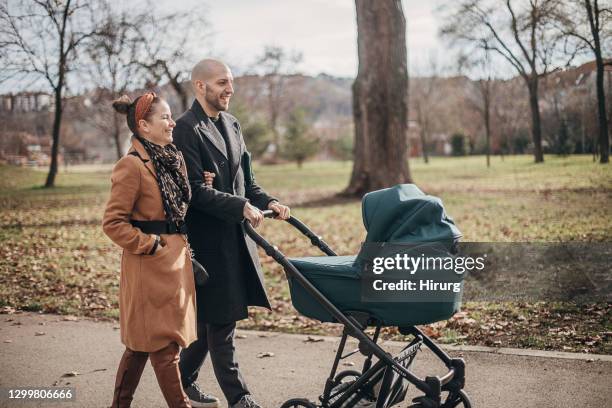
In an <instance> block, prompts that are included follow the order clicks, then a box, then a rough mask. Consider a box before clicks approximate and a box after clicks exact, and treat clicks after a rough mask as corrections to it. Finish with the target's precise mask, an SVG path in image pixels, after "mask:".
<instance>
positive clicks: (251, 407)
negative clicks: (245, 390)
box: [232, 394, 261, 408]
mask: <svg viewBox="0 0 612 408" xmlns="http://www.w3.org/2000/svg"><path fill="white" fill-rule="evenodd" d="M232 408H261V407H260V406H259V404H258V403H256V402H255V401H253V398H251V394H245V395H243V396H242V398H240V400H239V401H238V402H237V403H235V404H234V405H232Z"/></svg>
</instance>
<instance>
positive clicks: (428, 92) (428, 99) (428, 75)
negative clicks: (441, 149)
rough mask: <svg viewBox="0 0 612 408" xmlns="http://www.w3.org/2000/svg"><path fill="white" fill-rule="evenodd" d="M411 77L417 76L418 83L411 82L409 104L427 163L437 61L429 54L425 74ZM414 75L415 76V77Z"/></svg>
mask: <svg viewBox="0 0 612 408" xmlns="http://www.w3.org/2000/svg"><path fill="white" fill-rule="evenodd" d="M412 72H413V74H412V77H415V76H417V77H418V81H412V80H411V81H410V82H411V89H410V94H411V103H412V105H413V106H414V109H415V111H416V116H417V121H418V122H419V137H420V139H421V154H422V155H423V161H424V162H425V163H429V154H428V143H429V142H430V139H431V133H432V130H433V126H434V122H435V120H436V116H437V115H436V112H435V111H436V109H435V107H436V104H437V101H436V97H437V95H436V87H437V85H438V82H439V81H438V80H439V70H438V61H437V59H436V58H435V55H434V54H430V56H429V61H428V66H427V69H426V70H425V72H423V71H421V72H422V73H423V75H419V74H420V73H419V72H416V73H415V72H414V70H412ZM415 74H416V75H415Z"/></svg>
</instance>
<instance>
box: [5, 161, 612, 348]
mask: <svg viewBox="0 0 612 408" xmlns="http://www.w3.org/2000/svg"><path fill="white" fill-rule="evenodd" d="M410 169H411V173H412V176H413V178H414V181H415V183H416V184H417V185H418V186H419V187H420V188H421V189H422V190H424V191H425V192H427V193H430V194H434V195H437V196H439V197H441V198H442V200H443V201H444V203H445V206H446V208H447V212H448V213H449V214H450V215H451V216H452V217H453V218H454V219H455V221H456V223H457V225H458V226H459V228H460V229H461V230H462V232H463V233H464V237H465V238H464V239H465V240H467V241H557V242H558V241H590V242H593V241H610V240H611V238H612V236H611V233H610V231H612V217H610V210H611V209H612V206H611V205H610V202H611V200H610V199H611V198H612V170H611V167H610V166H609V165H608V166H602V165H599V164H596V163H593V162H592V160H591V157H590V156H571V157H567V158H560V157H554V156H547V157H546V162H545V163H544V164H534V163H533V159H532V157H531V156H513V157H506V158H505V159H504V160H503V161H501V160H500V158H499V157H494V158H493V159H492V166H491V167H490V168H487V167H486V166H485V159H484V157H481V156H477V157H462V158H437V157H434V158H432V159H431V162H430V163H429V164H424V163H422V161H421V160H419V159H412V160H411V162H410ZM350 171H351V164H350V163H349V162H307V163H305V164H304V166H303V168H301V169H298V168H297V166H295V165H294V164H282V165H276V166H258V165H256V166H255V172H256V176H257V181H258V182H259V184H261V185H262V186H263V187H264V188H265V189H266V190H267V191H269V192H270V193H271V194H273V195H275V196H277V197H278V198H280V199H281V200H282V201H284V202H287V203H289V204H291V205H292V213H293V214H294V215H295V216H297V217H298V218H300V219H302V220H303V221H304V222H305V223H306V224H307V225H309V226H310V227H311V228H312V229H313V230H314V231H315V232H317V233H318V234H320V235H323V237H324V239H325V240H326V241H327V242H328V243H329V244H330V245H331V246H332V248H334V249H335V250H336V251H337V252H338V253H340V254H353V253H356V252H357V251H358V249H359V246H360V243H361V241H362V240H363V238H364V237H365V231H364V228H363V225H362V222H361V210H360V202H359V200H338V199H337V198H336V197H334V195H335V194H336V193H337V192H339V191H341V190H342V189H343V188H344V187H345V186H346V183H347V181H348V178H349V176H350ZM45 177H46V173H45V172H44V171H37V170H32V169H25V168H17V167H11V166H0V204H1V205H0V225H1V226H2V228H1V229H0V306H2V307H15V308H19V309H23V310H35V311H39V310H40V311H45V312H55V313H62V314H77V315H88V316H96V317H101V318H110V319H116V318H117V293H118V282H119V279H118V276H119V261H120V250H119V249H118V248H117V247H116V246H115V245H114V244H112V242H110V240H109V239H108V238H107V237H105V236H104V234H103V233H102V231H101V227H100V222H101V217H102V213H103V211H104V206H105V203H106V200H107V196H108V192H109V188H110V166H98V167H96V166H89V167H87V168H84V167H73V168H71V169H69V171H68V172H66V171H64V169H62V170H61V171H60V173H59V174H58V176H57V187H56V188H53V189H42V188H41V187H40V186H41V185H42V184H43V183H44V181H45ZM260 232H261V233H262V234H263V235H264V236H265V237H266V238H268V239H269V240H270V241H271V242H273V243H274V244H275V245H278V246H279V248H280V249H281V250H282V251H283V252H284V253H285V254H286V255H288V256H305V255H309V254H310V255H314V254H317V251H316V250H314V249H313V248H312V246H311V245H310V243H309V242H308V241H307V240H305V239H303V238H302V237H301V236H299V235H298V234H296V232H295V231H294V230H293V229H291V228H290V227H289V226H288V225H286V224H284V223H278V222H274V221H270V222H266V223H264V225H263V226H262V227H261V228H260ZM262 263H263V265H264V271H265V274H266V279H267V281H266V282H267V287H268V290H269V294H270V298H271V300H272V304H273V308H274V313H268V312H265V311H261V310H253V311H252V313H251V315H252V319H250V320H248V321H245V322H242V323H241V326H242V327H251V328H258V329H266V330H283V331H289V332H307V333H337V332H338V331H339V328H338V327H337V326H334V325H321V324H319V323H318V322H315V321H312V320H309V319H306V318H303V317H301V316H299V315H298V314H297V312H296V311H295V310H294V309H293V308H292V306H291V302H290V299H289V292H288V288H287V284H286V281H285V278H284V274H283V271H282V269H281V268H280V267H279V266H278V265H277V264H276V263H275V262H273V261H272V260H271V259H270V258H268V257H267V256H265V255H263V254H262ZM560 308H565V309H563V310H559V309H560ZM464 310H465V311H467V313H468V314H469V317H470V318H471V319H473V320H474V321H475V323H474V324H473V325H472V324H470V325H466V324H464V320H461V319H458V320H454V321H450V322H448V325H445V326H444V327H439V328H438V329H436V328H435V327H434V328H432V330H434V329H435V330H437V332H436V333H437V335H438V336H439V338H440V339H441V341H444V342H463V343H471V344H491V345H499V344H502V345H505V346H515V347H537V348H553V349H562V350H565V348H563V347H571V349H572V350H583V349H586V350H588V351H598V352H606V353H610V352H612V351H611V350H610V341H609V335H603V337H602V335H601V333H605V332H609V331H610V330H611V329H612V328H611V326H610V320H611V319H610V308H609V306H608V307H607V308H606V307H604V308H603V309H602V308H600V307H595V308H594V309H592V312H589V313H590V314H588V313H587V314H585V312H584V311H582V310H581V309H580V308H576V307H574V306H571V305H558V304H551V305H525V304H522V305H516V304H514V305H509V304H497V303H490V304H485V305H482V304H479V305H470V304H468V305H465V307H464ZM519 315H523V316H525V317H526V318H528V319H529V320H530V324H531V323H532V320H533V321H537V322H540V326H537V327H538V328H537V329H536V328H534V327H535V326H534V327H531V326H528V327H527V328H528V329H529V330H526V329H525V327H523V326H521V324H519V323H518V321H517V316H519ZM556 316H566V317H567V316H569V319H570V320H571V323H572V325H573V326H572V327H573V329H572V330H574V333H575V334H574V338H573V342H571V341H570V342H567V341H566V342H561V341H559V340H555V339H556V337H555V336H553V335H551V334H550V333H549V332H548V329H549V328H552V327H554V325H555V324H557V323H558V322H557V320H558V319H557V317H556ZM587 317H588V318H587ZM500 319H502V320H503V319H506V320H508V321H510V322H511V325H513V327H514V329H513V330H514V331H512V333H513V335H512V336H504V335H503V334H500V333H498V332H503V331H505V330H506V329H504V330H497V329H495V321H498V320H500ZM559 319H561V317H559ZM491 324H493V326H491ZM559 324H561V325H562V324H563V323H562V322H561V323H559ZM491 327H493V329H491ZM492 330H493V331H494V332H495V333H494V334H492V333H491V331H492ZM496 330H497V331H496ZM386 335H387V336H391V337H396V336H398V334H397V333H395V332H393V330H387V331H386ZM606 336H607V337H606ZM605 338H607V339H608V341H606V340H605ZM583 343H584V344H586V345H584V344H583ZM587 343H588V344H587ZM567 344H570V346H568V345H567Z"/></svg>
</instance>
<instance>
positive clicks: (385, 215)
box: [361, 184, 461, 243]
mask: <svg viewBox="0 0 612 408" xmlns="http://www.w3.org/2000/svg"><path fill="white" fill-rule="evenodd" d="M361 211H362V216H363V225H364V226H365V228H366V230H367V231H368V235H367V236H366V242H397V243H412V242H414V243H418V242H432V241H454V240H456V239H459V238H461V232H460V231H459V229H458V228H457V227H456V226H455V223H454V221H453V219H452V218H451V217H449V216H448V215H447V214H446V211H444V206H443V205H442V200H440V199H439V198H438V197H434V196H430V195H426V194H425V193H423V192H422V191H421V190H420V189H419V188H418V187H417V186H415V185H414V184H398V185H396V186H394V187H391V188H385V189H383V190H378V191H373V192H371V193H368V194H366V195H365V196H364V197H363V205H362V208H361Z"/></svg>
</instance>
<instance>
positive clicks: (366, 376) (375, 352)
mask: <svg viewBox="0 0 612 408" xmlns="http://www.w3.org/2000/svg"><path fill="white" fill-rule="evenodd" d="M263 215H264V217H265V218H274V217H276V215H277V214H276V213H275V212H274V211H272V210H265V211H263ZM286 221H287V223H289V224H290V225H291V226H293V227H294V228H296V229H297V230H298V231H300V232H301V233H302V234H303V235H305V236H306V237H307V238H309V239H310V242H311V244H312V245H313V246H316V247H317V248H319V249H320V250H321V251H322V252H323V253H325V254H326V255H328V256H337V254H336V253H335V252H334V251H333V250H332V249H331V248H330V247H329V245H328V244H327V243H326V242H325V241H324V240H323V239H322V237H320V236H318V235H316V234H315V233H313V232H312V231H311V230H310V229H309V228H308V227H307V226H306V225H305V224H304V223H302V222H301V221H300V220H298V219H297V218H295V217H293V216H291V217H289V218H288V219H287V220H286ZM243 228H244V230H245V232H246V234H247V235H248V236H249V237H250V238H251V239H253V241H255V243H256V244H257V245H259V246H260V247H262V248H263V250H264V251H265V253H266V254H267V255H268V256H270V257H272V258H273V259H274V260H275V261H276V262H277V263H279V264H280V265H281V266H282V267H283V269H284V270H285V273H286V274H288V275H290V276H291V277H293V278H294V279H296V280H297V281H298V283H299V284H300V285H302V286H303V288H304V289H305V290H306V291H307V292H308V293H309V294H310V295H311V296H313V297H314V298H315V299H316V300H317V301H318V302H319V303H320V304H321V305H322V306H323V307H324V308H325V309H326V310H327V311H328V312H329V313H330V314H331V315H332V316H333V317H334V318H335V319H336V320H337V321H338V322H339V323H342V324H343V326H344V331H343V334H342V338H341V342H340V347H338V350H337V353H336V358H335V360H334V364H333V366H332V370H331V373H330V376H329V377H328V379H327V381H326V385H325V391H324V393H323V395H322V396H321V397H320V400H321V403H322V404H323V405H322V407H325V408H337V407H340V406H341V405H342V403H343V402H345V401H346V400H347V399H348V397H349V396H350V393H349V392H345V393H344V395H342V396H341V397H340V398H338V399H337V400H335V401H334V402H333V403H332V404H328V403H329V399H330V392H331V389H332V387H333V381H334V377H335V375H336V371H337V369H338V364H339V362H340V361H341V360H342V359H343V358H346V357H348V356H349V355H353V354H354V353H355V352H356V351H354V352H351V353H349V354H347V355H346V356H342V353H343V352H344V348H345V345H346V340H347V338H348V336H352V337H354V338H356V339H357V340H358V341H359V349H358V350H359V351H360V352H361V353H362V354H363V355H365V356H366V360H365V362H364V366H363V369H362V373H361V375H360V377H359V378H358V379H357V380H356V381H355V383H354V384H352V385H351V386H350V387H349V388H348V389H347V390H346V391H350V390H351V389H353V390H354V391H356V390H358V389H359V387H360V386H361V385H363V384H365V383H366V382H367V381H369V380H370V379H371V378H372V376H373V375H375V374H377V373H378V372H380V369H381V368H382V366H384V365H386V366H387V369H388V368H392V369H393V370H395V371H396V372H397V373H398V374H400V375H401V376H403V377H404V378H405V379H407V380H408V381H409V382H410V383H412V384H413V385H414V386H415V387H416V388H418V389H419V390H420V391H422V392H423V393H424V394H425V395H424V396H423V397H419V398H418V402H417V404H415V405H413V406H414V407H424V408H430V407H431V408H437V407H443V406H444V405H441V394H442V392H443V391H448V392H449V393H453V394H459V393H460V394H461V395H462V397H463V398H464V400H465V403H466V405H465V406H466V407H469V406H471V405H470V403H469V399H468V398H467V395H466V394H465V393H463V391H462V390H463V387H464V385H465V362H464V360H463V359H461V358H451V357H450V356H449V355H448V354H447V353H446V352H445V351H444V350H442V349H441V348H440V347H438V345H436V344H435V343H434V342H433V340H431V339H430V338H429V337H428V336H427V335H425V334H424V333H423V332H422V331H421V330H419V329H418V328H417V327H416V326H410V327H401V328H399V329H400V332H401V333H402V334H405V335H406V334H410V335H412V336H414V339H413V340H412V341H411V342H410V343H409V344H408V346H406V347H405V348H404V349H403V350H402V351H404V350H406V349H407V348H408V347H412V346H415V345H416V344H418V346H416V347H418V348H420V346H421V344H424V345H425V346H427V348H429V349H430V350H431V351H432V352H433V353H434V354H435V355H436V356H437V357H438V358H439V359H440V360H442V362H443V363H444V365H445V366H446V367H447V369H448V371H447V372H446V374H444V375H442V376H441V377H438V376H428V377H426V378H425V379H421V378H419V377H417V376H416V375H415V374H413V373H412V372H410V371H409V370H408V369H407V368H405V367H404V366H402V365H401V364H400V363H398V362H397V361H396V360H395V359H394V358H393V357H391V356H390V355H389V354H388V353H387V352H386V351H385V350H384V349H382V348H381V347H380V346H379V345H378V344H377V340H378V337H379V334H380V329H381V327H382V325H381V324H380V323H378V324H376V325H375V332H374V335H373V337H372V338H370V337H369V336H368V335H367V334H366V333H365V331H364V330H365V329H366V328H367V327H368V326H369V324H368V323H369V321H371V318H370V317H369V316H367V315H365V314H364V313H363V312H359V313H355V315H352V314H349V315H345V314H344V313H343V312H341V311H340V310H339V309H338V308H336V306H335V305H334V304H333V303H331V302H330V301H329V300H328V299H327V298H326V297H325V295H323V293H321V292H320V291H319V290H318V289H317V288H316V287H315V286H314V285H313V284H312V283H310V281H309V280H308V279H306V278H305V277H304V275H303V274H302V273H301V272H300V271H299V270H298V269H297V268H296V267H295V266H294V265H293V264H292V263H291V262H290V261H289V260H288V259H287V257H286V256H285V255H284V254H283V253H282V251H280V250H279V249H278V248H277V247H276V246H273V245H272V244H270V243H269V242H268V241H267V240H266V239H265V238H263V237H262V236H261V235H260V234H259V233H258V232H257V231H255V229H254V228H253V226H252V225H251V224H250V222H249V221H248V220H246V219H245V220H244V221H243ZM360 314H361V316H360ZM355 316H356V317H357V318H356V317H355ZM358 318H359V320H358ZM360 320H361V321H360ZM416 352H418V350H417V351H416ZM416 352H415V353H416ZM372 356H376V357H377V358H378V361H377V362H376V363H375V364H374V366H372V365H371V363H372ZM411 358H413V357H411ZM386 371H387V370H386ZM389 374H390V372H389ZM386 375H387V373H386V372H385V376H386ZM383 381H384V380H383ZM447 401H448V399H447ZM445 405H446V404H445ZM378 406H379V404H377V407H378ZM453 406H456V405H453Z"/></svg>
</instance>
